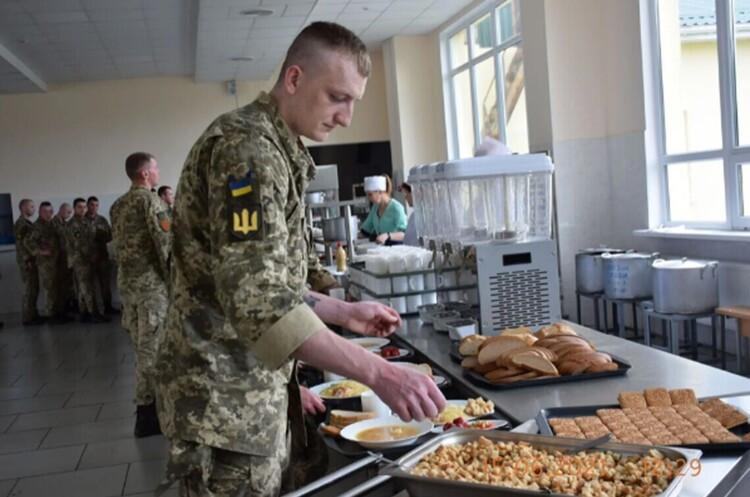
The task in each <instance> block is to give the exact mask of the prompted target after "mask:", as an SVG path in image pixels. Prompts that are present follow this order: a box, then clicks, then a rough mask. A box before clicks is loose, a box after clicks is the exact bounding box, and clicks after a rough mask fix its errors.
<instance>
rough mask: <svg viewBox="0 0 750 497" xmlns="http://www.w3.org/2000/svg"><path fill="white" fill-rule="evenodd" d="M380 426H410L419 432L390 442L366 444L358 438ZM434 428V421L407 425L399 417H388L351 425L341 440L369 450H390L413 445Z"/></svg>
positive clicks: (342, 432) (345, 429)
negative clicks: (361, 434)
mask: <svg viewBox="0 0 750 497" xmlns="http://www.w3.org/2000/svg"><path fill="white" fill-rule="evenodd" d="M380 426H409V427H413V428H416V429H417V431H416V433H415V434H414V435H413V436H410V437H407V438H402V439H399V440H390V441H387V442H366V441H364V440H360V439H358V438H357V435H358V434H359V433H360V432H362V431H364V430H368V429H370V428H377V427H380ZM432 427H433V424H432V421H428V420H425V421H411V422H409V423H405V422H404V421H401V418H399V417H398V416H387V417H381V418H375V419H368V420H367V421H360V422H359V423H354V424H351V425H349V426H347V427H346V428H344V429H343V430H341V438H343V439H345V440H349V441H351V442H356V443H358V444H359V445H361V446H362V447H365V448H367V449H388V448H391V447H403V446H406V445H412V444H413V443H414V442H416V441H417V439H418V438H419V437H421V436H422V435H425V434H427V433H429V432H430V430H432Z"/></svg>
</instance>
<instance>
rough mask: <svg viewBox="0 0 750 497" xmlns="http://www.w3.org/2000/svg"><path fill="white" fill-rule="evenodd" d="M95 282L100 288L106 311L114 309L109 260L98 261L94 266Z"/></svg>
mask: <svg viewBox="0 0 750 497" xmlns="http://www.w3.org/2000/svg"><path fill="white" fill-rule="evenodd" d="M92 269H93V272H94V281H95V282H96V284H97V286H98V287H99V292H100V295H101V303H102V305H103V307H104V309H111V308H112V289H111V281H110V279H111V268H110V263H109V259H104V260H100V261H97V262H95V263H94V264H93V268H92Z"/></svg>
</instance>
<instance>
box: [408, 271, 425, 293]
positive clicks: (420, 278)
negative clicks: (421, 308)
mask: <svg viewBox="0 0 750 497" xmlns="http://www.w3.org/2000/svg"><path fill="white" fill-rule="evenodd" d="M422 290H424V275H423V274H413V275H411V276H409V291H411V292H421V291H422Z"/></svg>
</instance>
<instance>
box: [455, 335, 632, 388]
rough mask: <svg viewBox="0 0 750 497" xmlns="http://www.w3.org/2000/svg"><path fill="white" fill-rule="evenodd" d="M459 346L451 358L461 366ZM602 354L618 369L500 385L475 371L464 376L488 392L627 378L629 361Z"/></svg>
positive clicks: (466, 371)
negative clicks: (610, 359) (610, 358)
mask: <svg viewBox="0 0 750 497" xmlns="http://www.w3.org/2000/svg"><path fill="white" fill-rule="evenodd" d="M457 347H458V346H457V345H456V344H453V345H452V346H451V351H450V356H451V359H452V360H453V361H454V362H456V363H458V364H461V360H462V357H461V355H460V354H459V353H458V349H457ZM600 352H604V353H605V354H607V355H609V356H610V357H612V360H613V361H614V362H615V363H616V364H617V366H618V368H617V370H615V371H602V372H600V373H583V374H576V375H562V376H554V377H549V378H536V379H531V380H520V381H516V382H513V383H500V384H495V383H491V382H489V381H487V379H486V378H485V377H484V376H482V375H481V374H479V373H476V372H474V371H470V370H468V369H463V375H464V376H465V377H466V378H468V379H469V381H471V382H472V383H474V384H475V385H478V386H480V387H482V388H486V389H488V390H513V389H514V388H527V387H536V386H542V385H554V384H558V383H571V382H576V381H586V380H595V379H597V378H611V377H613V376H625V375H626V374H627V373H628V370H630V368H631V365H630V363H629V362H628V361H626V360H625V359H623V358H621V357H617V356H615V355H612V354H610V353H609V352H607V351H606V350H602V351H600Z"/></svg>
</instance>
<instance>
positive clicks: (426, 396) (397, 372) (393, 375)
mask: <svg viewBox="0 0 750 497" xmlns="http://www.w3.org/2000/svg"><path fill="white" fill-rule="evenodd" d="M388 366H389V367H388V370H387V371H383V372H382V375H381V376H380V379H379V381H378V382H377V383H376V384H374V385H371V386H372V388H373V390H374V391H375V393H376V394H377V395H378V397H380V398H381V399H382V400H383V402H385V403H386V404H388V406H389V407H390V408H391V409H392V410H393V412H394V413H395V414H397V415H398V417H400V418H401V419H403V420H404V421H407V422H408V421H411V420H412V419H416V420H419V421H421V420H423V419H425V418H434V417H435V416H437V415H438V414H439V413H440V412H441V411H442V410H443V408H445V397H444V396H443V393H442V392H441V391H440V389H439V388H438V387H437V385H435V381H434V380H433V379H432V378H430V377H429V376H427V375H426V374H423V373H420V372H418V371H414V370H411V369H407V368H403V367H400V366H396V365H393V364H389V365H388Z"/></svg>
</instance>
